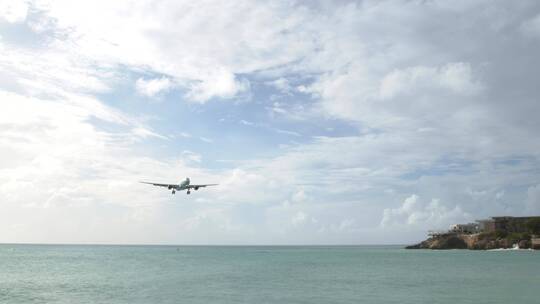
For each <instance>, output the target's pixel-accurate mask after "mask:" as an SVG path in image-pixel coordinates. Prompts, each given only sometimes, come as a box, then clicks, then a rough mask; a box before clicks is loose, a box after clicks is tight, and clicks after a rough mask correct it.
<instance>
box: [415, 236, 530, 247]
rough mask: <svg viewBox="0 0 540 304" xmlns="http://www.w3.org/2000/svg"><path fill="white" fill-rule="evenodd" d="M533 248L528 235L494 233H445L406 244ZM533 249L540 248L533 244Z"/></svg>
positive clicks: (418, 245) (417, 245) (420, 245)
mask: <svg viewBox="0 0 540 304" xmlns="http://www.w3.org/2000/svg"><path fill="white" fill-rule="evenodd" d="M516 247H519V248H520V249H529V248H533V245H532V242H531V237H530V235H525V234H523V235H514V236H511V237H500V236H497V235H496V234H495V233H476V234H460V233H446V234H441V235H437V236H433V237H430V238H428V239H427V240H425V241H423V242H420V243H418V244H415V245H411V246H407V247H405V248H406V249H471V250H489V249H509V248H516ZM534 247H535V248H533V249H540V248H538V247H537V246H534Z"/></svg>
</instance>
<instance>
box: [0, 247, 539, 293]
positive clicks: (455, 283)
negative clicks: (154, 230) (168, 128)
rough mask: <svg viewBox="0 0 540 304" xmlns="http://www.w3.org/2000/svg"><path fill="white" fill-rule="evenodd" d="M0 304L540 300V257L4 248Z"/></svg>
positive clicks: (352, 250)
mask: <svg viewBox="0 0 540 304" xmlns="http://www.w3.org/2000/svg"><path fill="white" fill-rule="evenodd" d="M0 303H17V304H19V303H257V304H260V303H414V304H418V303H474V304H479V303H490V304H493V303H540V251H521V250H511V251H467V250H449V251H429V250H405V249H402V248H401V246H343V247H342V246H330V247H325V246H300V247H293V246H291V247H289V246H283V247H280V246H277V247H276V246H253V247H251V246H245V247H244V246H229V247H228V246H94V245H82V246H73V245H0Z"/></svg>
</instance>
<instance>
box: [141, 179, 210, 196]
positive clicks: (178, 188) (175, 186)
mask: <svg viewBox="0 0 540 304" xmlns="http://www.w3.org/2000/svg"><path fill="white" fill-rule="evenodd" d="M190 182H191V181H190V180H189V177H186V179H185V180H183V181H182V182H181V183H180V184H158V183H150V182H140V183H143V184H149V185H154V186H159V187H167V189H169V190H172V194H175V193H176V191H182V190H187V194H190V193H191V192H190V190H191V189H195V191H197V190H199V188H204V187H208V186H217V185H218V184H206V185H192V184H190Z"/></svg>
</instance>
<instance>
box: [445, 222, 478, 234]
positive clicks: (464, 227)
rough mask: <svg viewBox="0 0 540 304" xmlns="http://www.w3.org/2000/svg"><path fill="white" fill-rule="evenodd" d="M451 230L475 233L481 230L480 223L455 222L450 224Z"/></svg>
mask: <svg viewBox="0 0 540 304" xmlns="http://www.w3.org/2000/svg"><path fill="white" fill-rule="evenodd" d="M450 231H451V232H454V233H463V234H473V233H478V232H480V225H479V224H478V223H468V224H455V225H452V226H450Z"/></svg>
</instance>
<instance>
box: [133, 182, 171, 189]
mask: <svg viewBox="0 0 540 304" xmlns="http://www.w3.org/2000/svg"><path fill="white" fill-rule="evenodd" d="M139 183H142V184H149V185H153V186H159V187H167V188H169V189H170V188H172V187H176V186H178V185H174V184H158V183H150V182H139Z"/></svg>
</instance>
